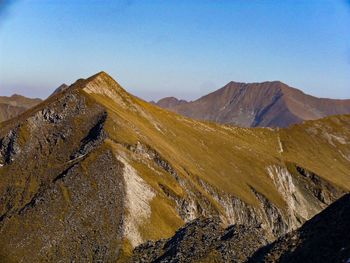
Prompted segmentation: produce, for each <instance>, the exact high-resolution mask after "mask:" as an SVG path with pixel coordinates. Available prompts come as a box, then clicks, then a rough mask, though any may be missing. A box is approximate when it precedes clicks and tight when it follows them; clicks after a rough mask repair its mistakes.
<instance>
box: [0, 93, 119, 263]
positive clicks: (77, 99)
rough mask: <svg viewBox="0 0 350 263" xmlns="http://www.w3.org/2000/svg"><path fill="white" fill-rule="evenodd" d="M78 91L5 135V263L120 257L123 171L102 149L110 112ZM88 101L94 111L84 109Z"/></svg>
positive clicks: (1, 252)
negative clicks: (105, 126)
mask: <svg viewBox="0 0 350 263" xmlns="http://www.w3.org/2000/svg"><path fill="white" fill-rule="evenodd" d="M88 100H89V99H88V98H87V97H85V96H83V95H82V94H79V91H72V92H71V93H66V94H62V95H59V97H53V98H51V101H50V104H49V105H43V108H41V109H38V111H37V112H35V113H34V114H33V115H31V116H29V117H26V116H23V118H22V119H20V120H19V121H18V124H17V126H15V127H14V128H13V127H11V126H5V127H4V128H3V129H2V130H1V136H0V138H1V139H0V142H1V143H0V157H1V164H2V167H0V169H1V170H0V174H1V183H0V193H1V197H0V258H1V259H2V260H3V261H5V262H43V261H51V262H53V261H55V262H58V261H92V262H101V261H102V262H106V261H107V262H109V261H113V260H115V259H117V258H118V257H119V253H120V249H121V246H122V243H123V238H122V237H123V236H124V235H123V232H124V220H125V219H124V204H125V194H124V192H125V186H124V178H123V171H124V169H125V165H124V164H123V163H122V162H120V161H119V160H118V159H117V158H116V156H115V153H114V152H113V151H112V149H110V147H109V146H107V145H106V144H105V143H104V140H105V138H106V133H105V131H104V122H105V120H106V118H107V113H106V112H105V111H104V110H103V108H102V107H100V106H99V105H98V104H96V103H94V102H93V101H88ZM87 103H89V106H87Z"/></svg>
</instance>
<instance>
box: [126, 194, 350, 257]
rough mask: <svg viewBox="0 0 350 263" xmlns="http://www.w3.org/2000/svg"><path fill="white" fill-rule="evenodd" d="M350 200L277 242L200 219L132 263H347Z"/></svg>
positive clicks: (144, 249)
mask: <svg viewBox="0 0 350 263" xmlns="http://www.w3.org/2000/svg"><path fill="white" fill-rule="evenodd" d="M349 211H350V195H349V194H347V195H345V196H343V197H342V198H340V199H339V200H337V201H336V202H335V203H333V204H331V205H330V206H329V207H328V208H326V209H325V210H324V211H322V212H321V213H319V214H317V215H316V216H315V217H313V218H312V219H310V220H309V221H307V222H306V223H305V224H303V226H302V227H300V228H299V229H297V230H294V231H292V232H290V233H288V234H286V235H284V236H282V237H281V238H279V239H278V240H276V241H275V242H273V243H270V244H267V245H266V243H267V242H268V240H267V239H266V232H265V231H264V230H263V229H262V228H261V227H259V226H250V227H248V226H243V225H232V226H229V227H228V228H226V229H224V228H223V227H222V226H221V225H220V219H218V218H200V219H196V220H194V221H192V222H190V223H188V224H186V225H185V226H184V227H182V228H181V229H179V230H178V231H177V232H176V234H175V235H174V236H173V237H171V238H169V239H162V240H158V241H148V242H146V243H144V244H142V245H140V246H138V247H136V248H135V250H134V252H133V256H132V259H131V262H179V263H180V262H249V263H255V262H259V263H261V262H281V263H292V262H293V263H294V262H295V263H296V262H310V263H311V262H344V263H345V262H348V261H349V259H350V245H349V244H350V243H349V240H350V235H349V233H350V228H349V224H348V222H349V220H350V212H349Z"/></svg>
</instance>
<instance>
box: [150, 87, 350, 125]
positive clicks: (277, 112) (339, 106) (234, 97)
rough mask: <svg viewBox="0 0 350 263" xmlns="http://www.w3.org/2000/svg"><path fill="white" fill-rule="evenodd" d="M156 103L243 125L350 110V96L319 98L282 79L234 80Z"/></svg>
mask: <svg viewBox="0 0 350 263" xmlns="http://www.w3.org/2000/svg"><path fill="white" fill-rule="evenodd" d="M156 105H158V106H160V107H162V108H167V109H170V110H172V111H175V112H177V113H180V114H182V115H185V116H188V117H191V118H195V119H199V120H209V121H215V122H218V123H225V124H233V125H237V126H242V127H287V126H289V125H291V124H295V123H300V122H302V121H304V120H314V119H319V118H322V117H326V116H329V115H335V114H349V113H350V100H335V99H321V98H316V97H313V96H310V95H307V94H304V93H303V92H302V91H300V90H298V89H295V88H291V87H289V86H287V85H286V84H284V83H282V82H279V81H273V82H263V83H238V82H230V83H228V84H227V85H225V86H224V87H223V88H221V89H219V90H217V91H214V92H213V93H210V94H208V95H206V96H203V97H201V98H199V99H198V100H195V101H191V102H186V101H183V100H177V99H176V98H173V97H170V98H164V99H161V100H159V101H158V102H157V103H156Z"/></svg>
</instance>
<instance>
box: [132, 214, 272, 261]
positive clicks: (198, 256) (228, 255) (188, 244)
mask: <svg viewBox="0 0 350 263" xmlns="http://www.w3.org/2000/svg"><path fill="white" fill-rule="evenodd" d="M264 234H265V233H264V231H263V229H261V228H259V227H253V228H249V227H246V226H243V225H234V226H230V227H228V228H223V227H222V226H221V222H220V219H219V218H215V217H214V218H206V219H204V218H199V219H196V220H194V221H191V222H190V223H188V224H186V225H185V226H184V227H182V228H181V229H179V230H178V231H177V232H176V234H175V235H174V236H173V237H172V238H169V239H163V240H159V241H156V242H151V241H149V242H146V243H144V244H142V245H140V246H138V247H137V248H136V249H135V250H134V252H133V257H132V259H131V262H138V263H141V262H145V263H146V262H159V263H160V262H178V263H182V262H183V263H184V262H214V261H215V262H244V261H245V260H246V259H248V258H249V257H250V256H251V255H252V254H253V253H254V252H255V251H256V250H257V249H258V248H259V247H261V246H263V245H264V244H266V243H267V240H266V238H265V237H264Z"/></svg>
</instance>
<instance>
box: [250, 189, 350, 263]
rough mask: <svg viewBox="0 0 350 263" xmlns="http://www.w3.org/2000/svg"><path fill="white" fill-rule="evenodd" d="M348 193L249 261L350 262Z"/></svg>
mask: <svg viewBox="0 0 350 263" xmlns="http://www.w3.org/2000/svg"><path fill="white" fill-rule="evenodd" d="M349 260H350V194H347V195H345V196H343V197H342V198H340V199H339V200H338V201H336V202H335V203H334V204H332V205H331V206H329V207H328V208H326V209H325V210H324V211H322V212H321V213H319V214H318V215H316V216H315V217H313V218H312V219H310V220H309V221H307V222H306V223H305V224H304V225H303V226H302V227H301V228H300V229H298V230H296V231H293V232H291V233H289V234H287V235H285V236H284V237H282V238H280V239H278V240H277V241H275V242H274V243H272V244H270V245H268V246H266V247H263V248H261V249H260V250H259V251H258V252H257V253H256V254H255V255H254V257H253V258H252V259H251V260H250V261H249V262H283V263H285V262H288V263H297V262H310V263H311V262H349Z"/></svg>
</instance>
